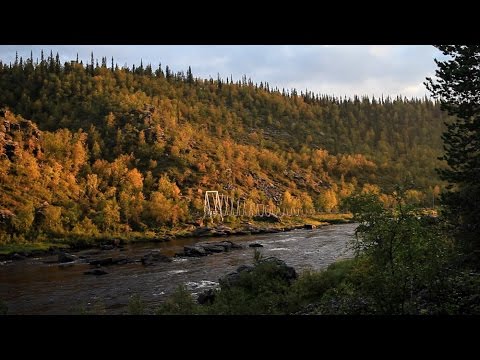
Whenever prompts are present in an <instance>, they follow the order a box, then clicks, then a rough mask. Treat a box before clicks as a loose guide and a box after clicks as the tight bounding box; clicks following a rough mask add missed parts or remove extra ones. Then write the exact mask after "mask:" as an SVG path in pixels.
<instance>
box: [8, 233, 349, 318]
mask: <svg viewBox="0 0 480 360" xmlns="http://www.w3.org/2000/svg"><path fill="white" fill-rule="evenodd" d="M356 226H357V224H342V225H330V226H326V227H321V228H319V229H314V230H303V229H302V230H293V231H289V232H281V233H274V234H261V235H248V236H235V237H229V238H228V240H231V241H234V242H235V243H237V244H241V245H243V246H244V248H243V249H239V250H232V251H230V252H226V253H217V254H213V255H209V256H205V257H198V258H174V260H173V261H172V262H169V263H162V262H159V263H156V264H155V265H154V266H147V267H145V266H143V265H142V264H141V263H139V262H135V263H129V264H124V265H113V266H108V267H106V268H105V270H106V271H107V272H108V274H106V275H102V276H95V275H84V274H83V273H84V272H85V271H87V270H90V269H92V266H91V265H89V264H87V263H82V262H76V263H73V264H68V265H59V264H54V263H50V264H49V263H48V261H46V260H48V258H47V257H38V258H27V259H25V260H19V261H13V262H11V261H7V262H3V263H1V265H0V300H3V301H4V302H5V303H6V304H7V306H8V314H76V313H81V312H82V311H97V312H99V313H105V314H125V313H126V312H127V304H128V302H129V299H130V298H131V297H132V296H133V295H137V296H139V297H140V298H141V299H142V301H143V302H144V303H145V305H146V307H147V308H151V309H152V308H154V307H155V306H156V305H158V304H160V303H161V302H162V301H164V300H165V298H166V297H167V296H168V295H169V294H171V293H172V292H173V291H175V289H176V288H177V287H178V286H179V285H180V284H185V285H186V287H187V289H189V290H190V291H191V292H192V293H193V294H197V293H199V292H201V291H203V290H204V289H206V288H209V287H213V286H215V285H216V284H217V283H218V279H219V278H220V277H222V276H224V275H226V274H228V273H229V272H231V271H234V270H235V269H236V268H237V267H238V266H240V265H242V264H251V263H252V262H253V253H254V249H253V248H250V247H248V244H250V243H253V242H256V243H260V244H262V245H263V248H260V251H261V252H262V255H263V256H264V257H267V256H275V257H278V258H280V259H282V260H284V261H285V262H286V263H287V264H288V265H290V266H293V267H294V268H295V269H296V270H297V271H298V272H301V271H302V270H305V269H313V270H320V269H324V268H325V267H327V266H328V265H329V264H331V263H333V262H334V261H336V260H338V259H341V258H347V257H350V256H351V251H349V250H348V246H347V244H348V241H349V240H350V239H351V238H352V235H353V233H354V230H355V227H356ZM205 240H206V239H205V238H201V240H200V241H205ZM218 240H221V239H219V238H216V239H211V241H218ZM198 241H199V239H198V238H196V239H195V238H185V239H175V240H172V241H169V242H166V243H144V244H132V245H127V246H125V247H124V249H122V251H120V250H119V249H113V250H107V251H102V255H104V256H113V257H114V256H117V255H119V254H123V255H126V256H127V257H128V258H135V259H138V258H140V257H141V256H142V255H144V254H146V253H148V252H150V251H151V250H153V249H160V251H161V252H162V253H163V254H165V255H168V256H173V255H174V254H175V253H177V252H180V251H182V249H183V246H184V245H190V244H193V243H195V242H198ZM84 253H85V252H84ZM72 254H75V255H82V252H78V253H72ZM50 258H51V257H50ZM45 262H47V263H45Z"/></svg>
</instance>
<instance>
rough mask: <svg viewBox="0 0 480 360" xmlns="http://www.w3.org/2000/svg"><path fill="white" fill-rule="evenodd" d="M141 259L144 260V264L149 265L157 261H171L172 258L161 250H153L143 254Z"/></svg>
mask: <svg viewBox="0 0 480 360" xmlns="http://www.w3.org/2000/svg"><path fill="white" fill-rule="evenodd" d="M140 261H141V262H142V265H144V266H149V265H154V263H155V262H171V261H172V259H171V258H170V257H168V256H166V255H163V254H161V253H160V251H159V250H153V251H151V252H149V253H148V254H145V255H143V256H142V258H141V259H140Z"/></svg>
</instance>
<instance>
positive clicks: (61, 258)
mask: <svg viewBox="0 0 480 360" xmlns="http://www.w3.org/2000/svg"><path fill="white" fill-rule="evenodd" d="M75 260H77V257H76V256H75V255H71V254H68V253H66V252H61V253H59V254H58V262H59V263H68V262H72V261H75Z"/></svg>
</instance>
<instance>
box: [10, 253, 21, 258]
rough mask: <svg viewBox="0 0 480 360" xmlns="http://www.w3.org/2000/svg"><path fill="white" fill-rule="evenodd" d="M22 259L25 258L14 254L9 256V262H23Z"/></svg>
mask: <svg viewBox="0 0 480 360" xmlns="http://www.w3.org/2000/svg"><path fill="white" fill-rule="evenodd" d="M24 259H25V256H22V255H20V254H18V253H15V254H13V255H11V256H10V260H24Z"/></svg>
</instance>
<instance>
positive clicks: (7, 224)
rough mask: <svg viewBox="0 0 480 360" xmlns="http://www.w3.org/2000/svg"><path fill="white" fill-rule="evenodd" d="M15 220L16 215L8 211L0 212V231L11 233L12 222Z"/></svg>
mask: <svg viewBox="0 0 480 360" xmlns="http://www.w3.org/2000/svg"><path fill="white" fill-rule="evenodd" d="M14 218H15V214H14V213H13V212H11V211H10V210H8V209H2V210H0V229H3V230H6V231H9V230H11V229H12V227H13V224H12V220H13V219H14Z"/></svg>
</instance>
